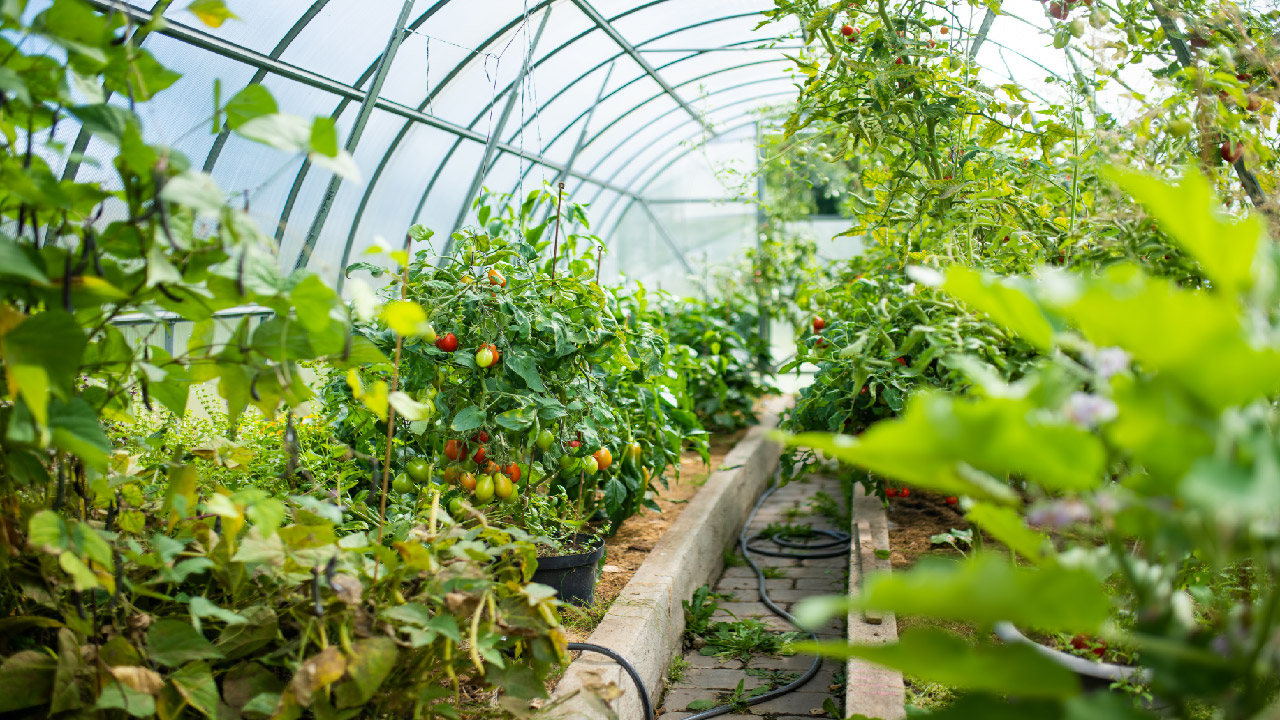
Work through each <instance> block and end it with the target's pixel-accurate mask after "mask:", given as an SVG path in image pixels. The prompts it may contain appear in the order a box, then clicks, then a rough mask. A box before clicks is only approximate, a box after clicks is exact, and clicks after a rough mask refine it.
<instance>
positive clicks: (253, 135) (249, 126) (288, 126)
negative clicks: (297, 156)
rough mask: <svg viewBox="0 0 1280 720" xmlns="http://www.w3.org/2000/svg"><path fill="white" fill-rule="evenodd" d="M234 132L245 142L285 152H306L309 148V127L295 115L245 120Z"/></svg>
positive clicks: (267, 116) (263, 116)
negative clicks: (256, 143)
mask: <svg viewBox="0 0 1280 720" xmlns="http://www.w3.org/2000/svg"><path fill="white" fill-rule="evenodd" d="M235 131H236V133H238V134H239V135H240V136H241V137H243V138H245V139H247V140H253V141H254V142H259V143H262V144H263V145H270V146H271V147H273V148H275V149H277V150H283V151H285V152H306V151H307V150H308V149H310V147H311V125H310V124H309V123H308V122H307V121H306V120H304V119H302V118H300V117H298V116H296V115H285V114H281V113H273V114H271V115H261V116H259V117H255V118H252V119H249V120H246V121H245V122H244V123H242V124H241V125H240V127H238V128H235Z"/></svg>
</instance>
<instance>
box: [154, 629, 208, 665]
mask: <svg viewBox="0 0 1280 720" xmlns="http://www.w3.org/2000/svg"><path fill="white" fill-rule="evenodd" d="M147 650H148V652H149V653H150V655H151V659H152V660H154V661H156V662H158V663H160V664H162V665H169V666H172V667H176V666H178V665H182V664H183V663H186V662H190V661H192V660H204V659H207V658H213V659H217V658H221V657H222V651H221V650H219V649H218V648H216V647H214V646H213V643H211V642H209V641H208V640H206V639H205V637H204V635H201V634H200V633H199V632H197V631H196V629H195V628H193V627H191V624H190V623H186V622H182V621H181V620H173V619H171V618H165V619H163V620H159V621H157V622H156V623H155V624H154V625H152V626H151V627H150V628H149V629H148V630H147Z"/></svg>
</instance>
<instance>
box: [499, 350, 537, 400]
mask: <svg viewBox="0 0 1280 720" xmlns="http://www.w3.org/2000/svg"><path fill="white" fill-rule="evenodd" d="M504 362H505V364H506V367H507V369H508V370H510V371H511V372H513V373H515V374H516V375H518V376H519V377H520V379H521V380H524V384H525V385H526V386H527V387H528V388H529V389H530V390H532V391H534V392H537V393H542V392H546V391H547V386H546V385H544V384H543V383H542V378H541V377H540V376H539V375H538V363H537V362H536V361H535V360H534V359H533V358H531V357H529V356H528V355H523V354H520V353H517V352H514V351H513V352H511V353H510V354H508V355H507V357H506V358H505V360H504Z"/></svg>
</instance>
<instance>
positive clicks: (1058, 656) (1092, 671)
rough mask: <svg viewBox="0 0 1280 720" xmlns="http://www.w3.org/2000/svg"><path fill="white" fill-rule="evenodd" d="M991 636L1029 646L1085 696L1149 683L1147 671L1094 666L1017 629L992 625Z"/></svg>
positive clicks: (1100, 663) (1005, 624)
mask: <svg viewBox="0 0 1280 720" xmlns="http://www.w3.org/2000/svg"><path fill="white" fill-rule="evenodd" d="M995 633H996V637H998V638H1000V640H1001V641H1003V642H1006V643H1010V644H1012V643H1022V644H1025V645H1030V646H1031V647H1033V648H1035V649H1036V652H1039V653H1040V654H1041V655H1044V656H1045V657H1047V658H1049V659H1050V660H1053V661H1054V662H1055V663H1057V664H1058V665H1060V666H1062V667H1064V668H1066V669H1068V670H1070V671H1071V672H1073V673H1075V674H1076V677H1078V678H1080V684H1081V685H1082V686H1083V687H1084V689H1085V691H1086V692H1088V691H1094V690H1107V689H1110V687H1111V685H1112V683H1124V684H1133V683H1141V684H1146V683H1147V682H1150V680H1151V671H1150V670H1148V669H1147V668H1143V667H1134V666H1132V665H1115V664H1112V663H1104V662H1094V661H1092V660H1086V659H1085V658H1082V657H1076V656H1075V655H1072V654H1070V653H1065V652H1062V651H1061V650H1054V649H1053V648H1051V647H1045V646H1044V645H1041V644H1040V643H1038V642H1036V641H1034V640H1032V639H1031V638H1029V637H1027V636H1026V635H1023V634H1022V633H1021V632H1019V631H1018V628H1016V627H1014V626H1013V625H1012V624H1010V623H996V626H995ZM1153 707H1154V708H1158V707H1161V705H1160V703H1159V701H1158V700H1157V701H1156V703H1154V704H1153Z"/></svg>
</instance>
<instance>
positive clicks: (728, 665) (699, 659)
mask: <svg viewBox="0 0 1280 720" xmlns="http://www.w3.org/2000/svg"><path fill="white" fill-rule="evenodd" d="M684 659H685V662H687V663H689V664H690V665H692V666H693V667H695V668H719V669H722V670H739V669H741V668H742V661H741V660H721V659H720V658H718V657H716V656H715V655H703V654H702V653H700V652H688V653H685V654H684Z"/></svg>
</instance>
